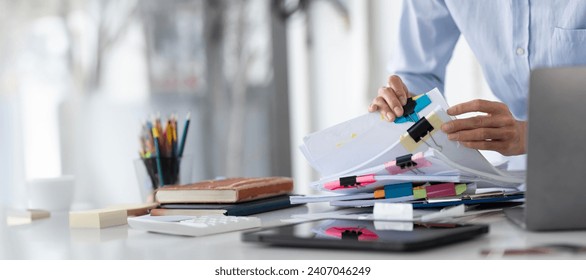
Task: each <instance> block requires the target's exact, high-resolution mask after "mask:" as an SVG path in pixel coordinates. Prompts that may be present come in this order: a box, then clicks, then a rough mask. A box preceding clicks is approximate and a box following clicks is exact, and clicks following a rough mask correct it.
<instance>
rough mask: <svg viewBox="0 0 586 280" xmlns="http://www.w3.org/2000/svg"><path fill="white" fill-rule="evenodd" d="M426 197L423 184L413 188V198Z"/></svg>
mask: <svg viewBox="0 0 586 280" xmlns="http://www.w3.org/2000/svg"><path fill="white" fill-rule="evenodd" d="M426 197H427V191H425V186H419V187H415V188H413V199H424V198H426Z"/></svg>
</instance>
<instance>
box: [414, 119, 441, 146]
mask: <svg viewBox="0 0 586 280" xmlns="http://www.w3.org/2000/svg"><path fill="white" fill-rule="evenodd" d="M432 131H433V126H432V125H431V124H430V123H429V121H428V120H427V119H426V118H425V117H421V119H419V120H418V121H417V122H416V123H415V124H414V125H412V126H411V127H410V128H409V129H407V133H409V136H411V138H413V140H414V141H415V143H419V141H423V143H425V145H427V146H428V147H430V148H433V147H432V146H431V145H429V144H428V143H427V142H425V140H423V138H424V137H425V136H426V135H428V134H429V137H430V138H431V140H432V141H433V143H434V144H435V146H436V147H439V150H440V151H441V150H442V149H443V147H442V146H441V145H439V144H438V143H437V142H436V141H435V139H434V138H433V135H431V132H432Z"/></svg>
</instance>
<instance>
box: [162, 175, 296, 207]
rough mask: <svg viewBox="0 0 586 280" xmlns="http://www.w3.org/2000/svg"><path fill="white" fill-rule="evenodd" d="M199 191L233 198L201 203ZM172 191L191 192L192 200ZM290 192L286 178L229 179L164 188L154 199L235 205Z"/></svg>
mask: <svg viewBox="0 0 586 280" xmlns="http://www.w3.org/2000/svg"><path fill="white" fill-rule="evenodd" d="M200 190H204V191H210V190H211V191H216V190H217V191H218V192H225V191H233V192H234V197H233V198H231V199H229V200H215V199H209V200H205V201H201V200H199V199H198V198H197V192H198V191H200ZM174 191H181V192H183V193H184V192H191V191H193V195H194V196H193V197H194V198H193V199H188V198H186V197H182V196H181V195H178V196H177V197H175V196H173V192H174ZM291 191H293V180H292V179H291V178H287V177H258V178H229V179H222V180H208V181H200V182H196V183H193V184H185V185H169V186H164V187H162V188H160V189H158V190H157V192H156V194H155V198H156V199H157V201H158V202H160V203H235V202H244V201H250V200H256V199H261V198H266V197H272V196H277V195H280V194H286V193H290V192H291ZM163 192H164V193H165V194H164V196H165V197H166V198H167V199H163V200H161V199H160V197H159V195H158V194H159V193H163Z"/></svg>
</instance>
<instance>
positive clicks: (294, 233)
mask: <svg viewBox="0 0 586 280" xmlns="http://www.w3.org/2000/svg"><path fill="white" fill-rule="evenodd" d="M486 233H488V226H487V225H481V224H474V225H472V224H469V225H468V224H449V223H414V222H390V221H367V220H341V219H325V220H316V221H308V222H302V223H298V224H291V225H285V226H278V227H271V228H264V229H261V230H256V231H252V232H245V233H243V234H242V240H243V241H245V242H258V243H262V244H269V245H276V246H293V247H314V248H332V249H358V250H379V251H418V250H424V249H429V248H433V247H437V246H442V245H447V244H451V243H455V242H460V241H464V240H468V239H472V238H474V237H478V236H481V235H483V234H486Z"/></svg>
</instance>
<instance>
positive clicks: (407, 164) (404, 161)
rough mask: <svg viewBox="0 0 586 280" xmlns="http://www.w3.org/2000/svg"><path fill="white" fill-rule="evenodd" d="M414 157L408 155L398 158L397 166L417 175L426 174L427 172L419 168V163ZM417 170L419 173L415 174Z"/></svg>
mask: <svg viewBox="0 0 586 280" xmlns="http://www.w3.org/2000/svg"><path fill="white" fill-rule="evenodd" d="M412 157H413V155H412V154H406V155H404V156H400V157H397V159H396V160H395V165H396V166H398V167H399V168H401V169H409V170H410V171H411V172H413V173H414V174H415V175H418V174H425V172H423V171H421V170H419V168H417V162H415V161H414V160H413V158H412ZM415 170H417V171H418V172H419V173H417V172H415Z"/></svg>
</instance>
